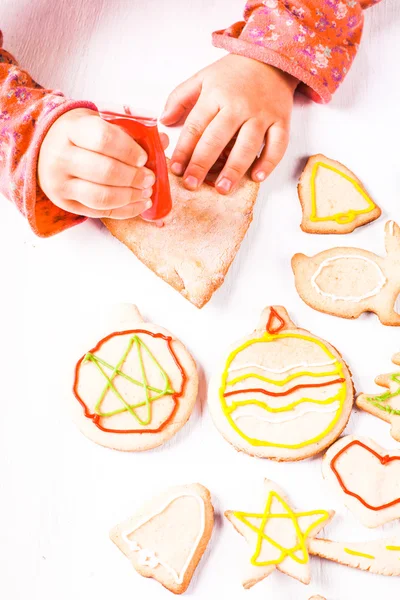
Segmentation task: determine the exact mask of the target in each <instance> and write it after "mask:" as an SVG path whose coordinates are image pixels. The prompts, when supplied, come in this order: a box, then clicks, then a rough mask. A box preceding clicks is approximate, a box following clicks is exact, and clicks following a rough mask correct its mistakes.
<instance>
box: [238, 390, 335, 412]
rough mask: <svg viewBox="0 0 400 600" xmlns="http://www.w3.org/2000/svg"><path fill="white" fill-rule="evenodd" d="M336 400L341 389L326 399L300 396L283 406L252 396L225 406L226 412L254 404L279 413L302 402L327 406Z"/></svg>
mask: <svg viewBox="0 0 400 600" xmlns="http://www.w3.org/2000/svg"><path fill="white" fill-rule="evenodd" d="M338 385H339V384H338ZM338 400H339V401H340V400H341V390H340V391H339V392H338V393H337V394H336V396H332V398H327V399H326V400H315V398H300V400H295V401H294V402H291V403H290V404H286V405H285V406H279V407H276V408H273V407H272V406H269V404H267V403H266V402H263V401H262V400H257V399H256V398H252V399H250V400H235V401H233V402H232V404H230V405H229V406H227V412H228V413H232V412H234V411H235V410H236V409H237V408H239V406H248V405H256V406H259V407H260V408H263V409H264V410H267V411H268V412H271V413H280V412H287V411H290V410H293V409H294V408H296V406H299V404H304V403H306V402H310V403H312V404H318V405H319V406H327V405H328V404H332V403H333V402H336V401H338Z"/></svg>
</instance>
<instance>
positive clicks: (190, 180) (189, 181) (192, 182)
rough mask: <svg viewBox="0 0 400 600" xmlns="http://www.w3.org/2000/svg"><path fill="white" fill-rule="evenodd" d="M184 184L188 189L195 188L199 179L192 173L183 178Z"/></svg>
mask: <svg viewBox="0 0 400 600" xmlns="http://www.w3.org/2000/svg"><path fill="white" fill-rule="evenodd" d="M185 184H186V186H187V187H188V188H189V189H190V190H195V189H196V188H197V187H198V185H199V180H198V179H197V177H193V175H189V176H188V177H186V179H185Z"/></svg>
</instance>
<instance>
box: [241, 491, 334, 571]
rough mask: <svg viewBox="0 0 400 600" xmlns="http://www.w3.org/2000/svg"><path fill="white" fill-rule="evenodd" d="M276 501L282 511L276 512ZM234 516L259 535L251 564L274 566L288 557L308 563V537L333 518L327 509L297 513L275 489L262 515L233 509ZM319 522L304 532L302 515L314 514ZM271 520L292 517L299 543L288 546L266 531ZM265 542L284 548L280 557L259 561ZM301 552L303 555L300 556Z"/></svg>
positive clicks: (290, 518)
mask: <svg viewBox="0 0 400 600" xmlns="http://www.w3.org/2000/svg"><path fill="white" fill-rule="evenodd" d="M273 500H276V501H277V502H279V504H280V506H281V507H282V512H272V502H273ZM233 515H234V516H235V517H236V518H237V519H238V520H239V521H241V522H242V523H244V524H245V525H246V526H247V527H249V528H250V529H251V530H252V531H254V532H255V533H256V534H257V545H256V548H255V551H254V554H253V556H252V557H251V560H250V562H251V564H252V565H253V566H255V567H268V566H270V565H278V564H280V563H281V562H283V560H284V559H285V558H287V557H290V558H291V559H293V560H294V561H295V562H297V563H299V564H302V565H304V564H306V563H308V559H309V556H308V550H307V538H308V536H309V535H310V533H311V532H312V530H313V529H315V528H316V527H317V526H318V525H321V524H322V523H323V522H325V521H328V520H329V519H330V514H329V512H328V511H326V510H314V511H309V512H294V511H293V510H292V509H291V508H290V506H289V504H288V503H287V502H286V501H285V500H284V499H283V498H282V497H281V496H280V495H279V494H278V493H277V492H275V491H273V490H272V491H270V492H269V494H268V498H267V503H266V505H265V510H264V512H263V513H262V514H258V513H247V512H233ZM313 516H315V517H316V518H315V521H314V522H313V523H311V524H310V525H309V526H308V527H307V528H306V529H305V530H304V531H303V529H302V527H301V526H300V524H299V519H300V517H313ZM249 519H252V520H253V521H254V520H255V521H258V522H259V526H256V525H255V524H254V523H253V522H251V521H250V520H249ZM271 519H288V520H290V521H291V522H292V525H293V528H294V531H295V534H296V539H297V543H296V544H295V545H294V546H292V547H291V548H285V547H284V546H283V545H282V544H280V543H279V541H278V540H274V539H272V538H271V537H270V536H269V535H267V534H266V533H265V528H266V526H267V524H268V522H269V521H270V520H271ZM263 543H268V544H271V546H273V547H274V548H276V549H277V550H279V551H280V555H279V557H278V558H276V559H274V560H269V561H265V562H263V561H259V560H258V559H259V556H260V554H261V551H262V545H263ZM298 554H300V556H299V555H298Z"/></svg>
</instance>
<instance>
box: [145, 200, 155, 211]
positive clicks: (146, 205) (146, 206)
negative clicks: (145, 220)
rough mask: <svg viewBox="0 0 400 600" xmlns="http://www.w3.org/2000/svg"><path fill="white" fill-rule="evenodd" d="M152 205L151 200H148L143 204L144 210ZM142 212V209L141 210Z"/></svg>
mask: <svg viewBox="0 0 400 600" xmlns="http://www.w3.org/2000/svg"><path fill="white" fill-rule="evenodd" d="M152 206H153V203H152V201H151V200H148V201H147V202H146V203H145V205H144V210H149V208H151V207H152ZM143 212H144V211H143Z"/></svg>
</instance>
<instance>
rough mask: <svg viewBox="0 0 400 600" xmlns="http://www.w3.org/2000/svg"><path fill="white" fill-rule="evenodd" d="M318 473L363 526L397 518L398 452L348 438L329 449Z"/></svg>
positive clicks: (399, 499) (399, 511) (399, 508)
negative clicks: (320, 472) (337, 493)
mask: <svg viewBox="0 0 400 600" xmlns="http://www.w3.org/2000/svg"><path fill="white" fill-rule="evenodd" d="M322 472H323V475H324V477H325V479H326V480H327V481H330V482H331V484H332V485H333V486H334V487H335V488H336V490H337V491H338V492H339V494H340V496H341V497H342V499H343V502H344V504H345V505H346V506H347V508H348V509H349V510H351V512H352V513H353V514H354V516H355V517H357V518H358V519H359V521H360V522H361V523H362V524H363V525H365V526H366V527H378V526H379V525H383V524H384V523H387V522H388V521H393V520H394V519H399V518H400V451H394V452H390V453H388V452H387V451H386V450H385V449H384V448H381V447H380V446H379V445H378V444H376V443H375V442H374V441H373V440H371V439H369V438H361V437H357V436H353V435H348V436H345V437H343V438H341V439H340V440H338V441H337V442H336V443H335V444H333V446H331V447H330V448H329V450H328V452H327V453H326V454H325V457H324V461H323V467H322Z"/></svg>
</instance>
